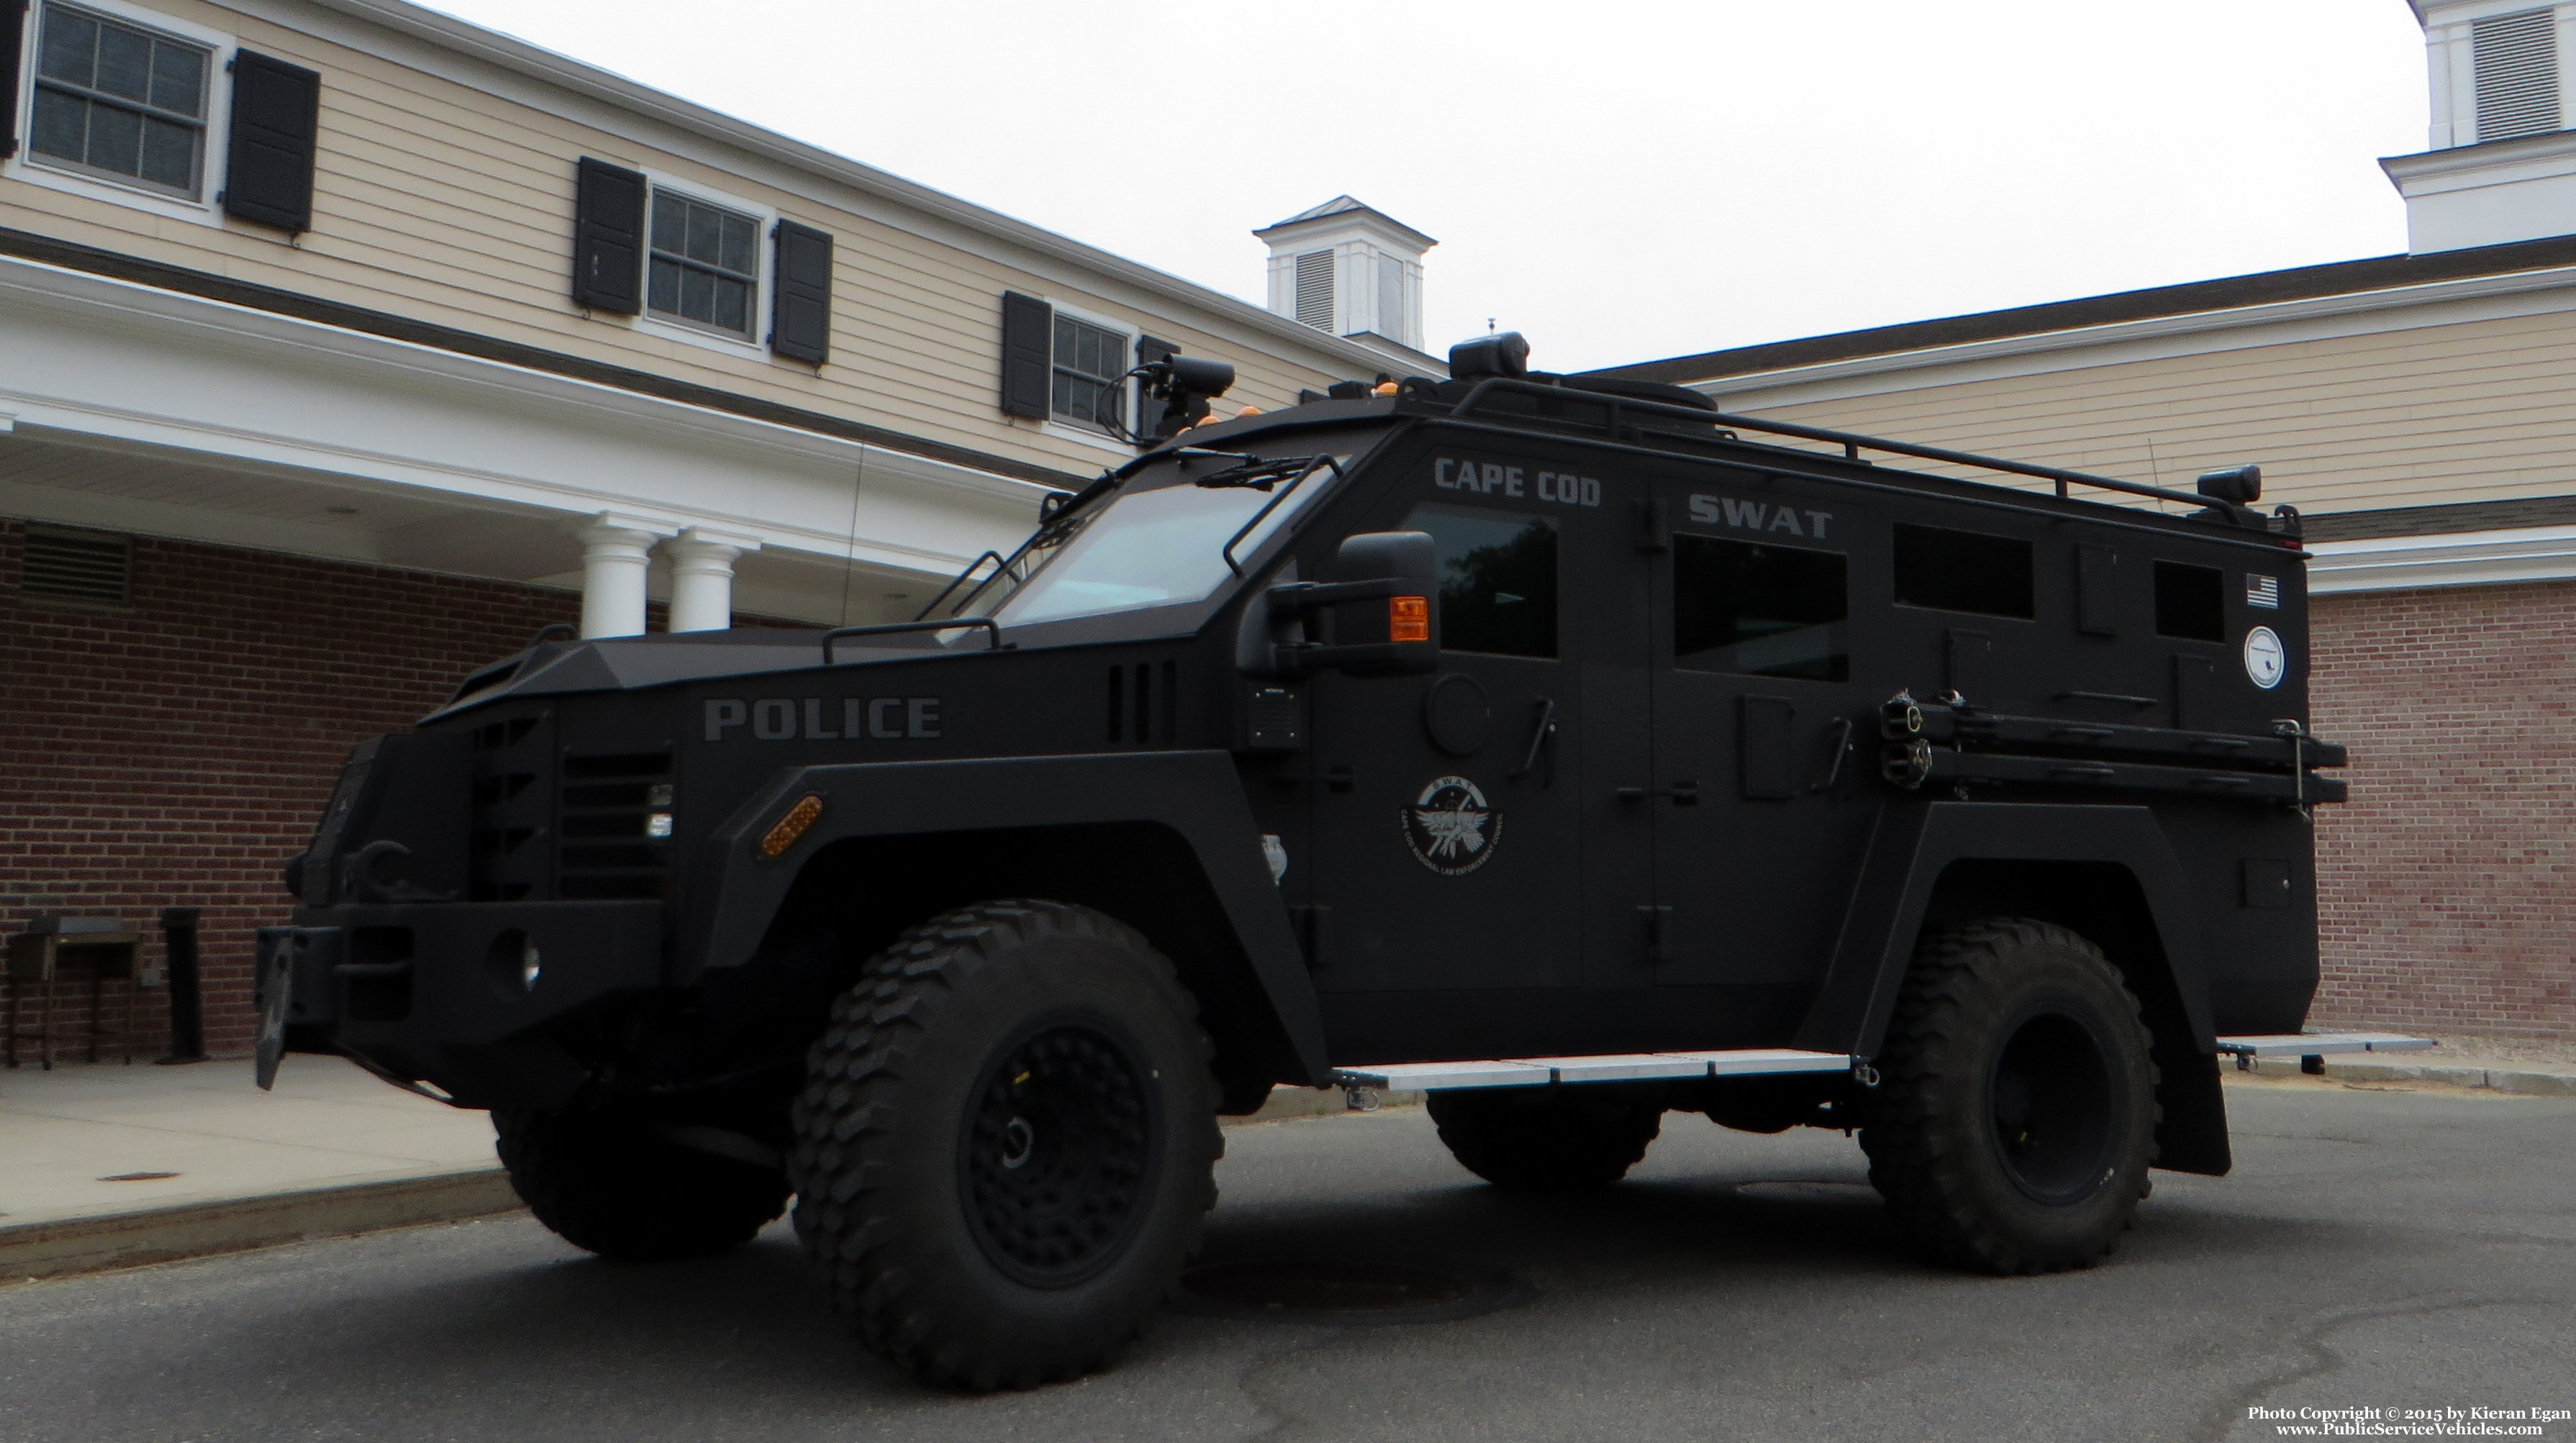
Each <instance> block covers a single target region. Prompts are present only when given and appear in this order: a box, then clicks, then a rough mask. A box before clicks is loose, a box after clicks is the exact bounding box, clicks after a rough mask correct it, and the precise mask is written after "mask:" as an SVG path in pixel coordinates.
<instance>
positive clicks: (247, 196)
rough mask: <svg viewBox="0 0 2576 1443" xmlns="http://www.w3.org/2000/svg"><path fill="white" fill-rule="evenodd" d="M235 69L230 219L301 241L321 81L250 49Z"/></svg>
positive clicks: (237, 58) (227, 188)
mask: <svg viewBox="0 0 2576 1443" xmlns="http://www.w3.org/2000/svg"><path fill="white" fill-rule="evenodd" d="M0 3H5V0H0ZM232 69H233V133H232V141H231V143H230V144H229V145H228V146H227V147H226V150H225V156H224V195H223V201H224V213H225V214H226V215H236V216H239V217H241V218H242V219H243V220H247V221H256V222H258V223H259V224H261V225H273V226H275V227H277V228H278V229H279V230H283V231H292V232H294V233H295V234H297V235H302V234H303V233H304V232H306V231H308V230H311V229H312V228H313V146H314V142H315V140H316V138H317V137H318V136H319V135H320V133H321V128H322V77H321V76H320V75H319V74H318V73H316V72H314V71H310V70H307V69H305V68H304V67H303V66H301V65H289V64H287V63H286V62H285V61H283V60H276V59H272V58H270V57H268V56H266V55H261V54H259V53H257V52H256V51H250V50H242V51H236V52H234V54H233V66H232Z"/></svg>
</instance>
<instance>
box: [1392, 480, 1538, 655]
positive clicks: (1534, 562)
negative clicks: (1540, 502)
mask: <svg viewBox="0 0 2576 1443" xmlns="http://www.w3.org/2000/svg"><path fill="white" fill-rule="evenodd" d="M1403 529H1405V530H1407V531H1427V532H1430V533H1431V537H1432V540H1433V541H1435V542H1437V543H1438V545H1439V549H1440V645H1441V648H1442V649H1443V650H1446V651H1480V652H1485V653H1488V654H1490V655H1495V656H1539V657H1553V656H1555V655H1556V527H1555V526H1554V525H1552V524H1551V523H1549V522H1548V521H1547V520H1545V519H1544V518H1542V517H1537V516H1523V515H1519V514H1516V513H1514V512H1509V511H1484V510H1476V509H1470V508H1468V507H1464V506H1438V505H1428V506H1417V507H1415V508H1414V510H1413V514H1412V515H1411V516H1408V517H1406V518H1405V521H1404V528H1403Z"/></svg>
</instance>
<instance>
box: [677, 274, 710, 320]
mask: <svg viewBox="0 0 2576 1443" xmlns="http://www.w3.org/2000/svg"><path fill="white" fill-rule="evenodd" d="M715 293H716V278H715V277H713V276H711V275H708V274H707V273H706V272H705V271H695V270H690V269H688V268H686V267H682V268H681V271H680V314H681V315H683V316H686V317H687V318H689V319H690V320H693V321H705V322H709V323H712V322H713V321H714V320H715V314H716V294H715Z"/></svg>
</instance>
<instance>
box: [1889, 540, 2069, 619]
mask: <svg viewBox="0 0 2576 1443" xmlns="http://www.w3.org/2000/svg"><path fill="white" fill-rule="evenodd" d="M1896 601H1897V604H1898V605H1900V606H1928V607H1932V608H1933V609H1935V610H1938V611H1973V612H1975V613H1977V614H1978V615H1979V616H2018V617H2022V618H2024V619H2028V618H2030V617H2032V616H2036V615H2038V607H2037V605H2036V604H2035V602H2034V599H2033V590H2032V586H2031V552H2030V543H2029V542H2027V541H2023V540H2021V539H2020V538H2018V537H2012V536H1988V535H1985V534H1984V533H1982V532H1976V531H1952V530H1949V529H1948V528H1946V527H1940V526H1910V525H1907V524H1906V523H1904V522H1902V521H1900V522H1898V523H1897V524H1896Z"/></svg>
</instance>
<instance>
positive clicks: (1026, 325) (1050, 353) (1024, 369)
mask: <svg viewBox="0 0 2576 1443" xmlns="http://www.w3.org/2000/svg"><path fill="white" fill-rule="evenodd" d="M1054 383H1055V307H1053V306H1051V305H1048V304H1047V303H1046V302H1044V301H1042V300H1039V299H1038V298H1037V297H1035V296H1024V295H1021V294H1020V293H1019V292H1017V291H1004V292H1003V293H1002V410H1003V411H1004V412H1006V413H1008V414H1010V415H1013V416H1035V417H1037V418H1038V419H1039V420H1041V421H1043V420H1045V419H1046V414H1047V394H1048V392H1049V391H1051V390H1052V389H1053V388H1054Z"/></svg>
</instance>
